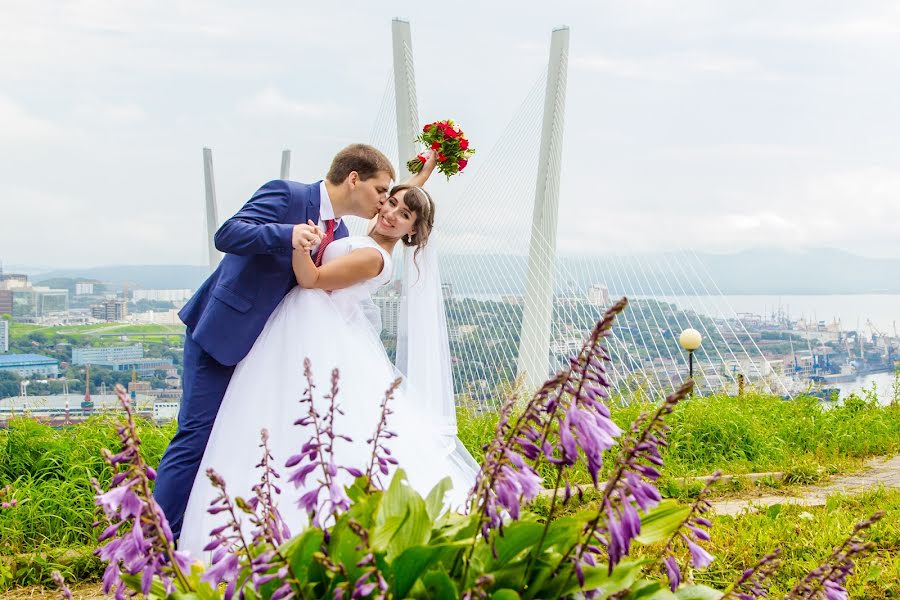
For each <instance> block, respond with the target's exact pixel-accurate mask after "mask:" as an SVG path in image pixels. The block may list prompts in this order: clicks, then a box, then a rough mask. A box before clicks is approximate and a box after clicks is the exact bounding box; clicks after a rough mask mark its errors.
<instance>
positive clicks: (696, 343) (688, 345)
mask: <svg viewBox="0 0 900 600" xmlns="http://www.w3.org/2000/svg"><path fill="white" fill-rule="evenodd" d="M702 341H703V336H702V335H700V332H699V331H697V330H696V329H694V328H688V329H685V330H684V331H682V332H681V335H680V336H679V337H678V343H679V344H681V347H682V348H684V349H685V350H687V353H688V374H689V377H690V379H691V381H693V379H694V350H696V349H697V348H699V347H700V343H701V342H702Z"/></svg>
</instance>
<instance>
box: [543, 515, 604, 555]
mask: <svg viewBox="0 0 900 600" xmlns="http://www.w3.org/2000/svg"><path fill="white" fill-rule="evenodd" d="M593 514H594V513H593V512H592V513H591V516H593ZM583 525H584V520H582V519H577V518H574V517H562V518H560V519H556V520H554V521H553V522H552V523H550V529H548V530H547V537H546V539H544V548H554V547H556V548H561V549H568V548H571V547H572V545H573V544H574V543H575V542H576V541H577V540H578V537H579V536H580V535H581V531H582V527H583ZM562 551H565V550H562Z"/></svg>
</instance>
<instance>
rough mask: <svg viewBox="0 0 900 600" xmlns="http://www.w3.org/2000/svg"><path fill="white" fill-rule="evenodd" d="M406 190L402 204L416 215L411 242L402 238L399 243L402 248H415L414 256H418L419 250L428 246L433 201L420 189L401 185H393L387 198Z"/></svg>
mask: <svg viewBox="0 0 900 600" xmlns="http://www.w3.org/2000/svg"><path fill="white" fill-rule="evenodd" d="M403 190H406V194H404V195H403V203H404V204H406V206H407V207H408V208H409V210H411V211H412V212H413V213H415V215H416V224H415V231H414V232H413V234H412V241H410V240H409V239H407V237H406V236H403V237H402V238H400V239H401V241H402V242H403V245H404V246H409V247H411V248H415V249H416V252H415V255H414V256H417V255H418V254H419V250H421V249H422V248H424V247H425V245H426V244H428V236H429V235H431V229H432V228H433V227H434V200H432V199H431V194H429V193H428V192H426V191H425V190H423V189H422V188H420V187H417V186H414V185H407V184H405V183H401V184H400V185H395V186H394V187H393V188H392V189H391V193H390V194H389V196H393V195H394V194H396V193H397V192H402V191H403Z"/></svg>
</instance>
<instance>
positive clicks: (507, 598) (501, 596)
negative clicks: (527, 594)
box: [491, 589, 521, 600]
mask: <svg viewBox="0 0 900 600" xmlns="http://www.w3.org/2000/svg"><path fill="white" fill-rule="evenodd" d="M491 598H492V599H493V600H519V599H520V598H521V596H519V592H517V591H515V590H510V589H503V590H497V591H496V592H494V593H493V594H491Z"/></svg>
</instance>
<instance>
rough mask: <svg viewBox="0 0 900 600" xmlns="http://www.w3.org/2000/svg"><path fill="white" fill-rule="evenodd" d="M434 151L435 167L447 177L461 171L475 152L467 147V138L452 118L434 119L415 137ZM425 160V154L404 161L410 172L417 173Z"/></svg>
mask: <svg viewBox="0 0 900 600" xmlns="http://www.w3.org/2000/svg"><path fill="white" fill-rule="evenodd" d="M416 141H417V142H422V143H423V144H425V145H426V146H428V147H429V148H431V149H432V150H433V151H434V152H435V153H437V168H438V171H440V172H441V173H443V174H444V175H446V176H447V178H448V179H449V178H450V176H451V175H456V174H457V173H460V172H462V170H463V169H465V168H466V165H467V164H468V163H469V158H470V157H471V156H472V155H473V154H475V150H473V149H472V148H469V140H467V139H466V136H465V134H463V132H462V130H461V129H460V128H459V125H456V124H455V123H454V122H453V120H452V119H447V120H446V121H435V122H434V123H429V124H428V125H426V126H425V127H423V128H422V133H421V134H419V136H418V137H417V138H416ZM426 160H427V157H426V156H423V155H421V154H420V155H418V156H417V157H415V158H414V159H412V160H411V161H409V162H407V163H406V168H408V169H409V172H410V173H418V172H419V171H421V170H422V166H423V165H424V164H425V161H426Z"/></svg>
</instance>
